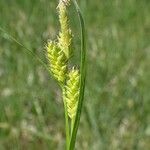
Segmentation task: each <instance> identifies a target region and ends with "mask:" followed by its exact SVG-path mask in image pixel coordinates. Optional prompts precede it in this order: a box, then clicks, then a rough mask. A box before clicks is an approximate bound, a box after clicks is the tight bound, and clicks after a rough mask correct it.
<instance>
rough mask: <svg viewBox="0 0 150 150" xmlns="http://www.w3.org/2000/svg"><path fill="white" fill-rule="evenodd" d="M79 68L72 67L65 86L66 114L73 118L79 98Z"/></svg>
mask: <svg viewBox="0 0 150 150" xmlns="http://www.w3.org/2000/svg"><path fill="white" fill-rule="evenodd" d="M79 78H80V75H79V70H77V69H75V68H73V69H72V70H71V71H70V72H69V74H68V79H67V81H66V86H65V95H64V97H65V100H66V104H67V111H68V116H69V117H70V118H71V119H73V118H74V117H75V115H76V111H77V106H78V100H79Z"/></svg>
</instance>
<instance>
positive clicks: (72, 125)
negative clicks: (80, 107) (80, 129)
mask: <svg viewBox="0 0 150 150" xmlns="http://www.w3.org/2000/svg"><path fill="white" fill-rule="evenodd" d="M74 121H75V118H73V119H71V135H72V132H73V127H74Z"/></svg>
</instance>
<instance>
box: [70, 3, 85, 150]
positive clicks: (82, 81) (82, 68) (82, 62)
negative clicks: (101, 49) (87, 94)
mask: <svg viewBox="0 0 150 150" xmlns="http://www.w3.org/2000/svg"><path fill="white" fill-rule="evenodd" d="M73 3H74V5H75V8H76V11H77V14H78V17H79V21H80V28H81V58H80V59H81V60H80V73H81V77H80V96H79V102H78V109H77V113H76V118H75V123H74V127H73V131H72V136H71V141H70V147H69V150H74V147H75V141H76V135H77V131H78V127H79V122H80V116H81V111H82V105H83V99H84V89H85V77H86V64H85V59H86V43H85V25H84V19H83V17H82V14H81V11H80V8H79V6H78V4H77V2H76V0H73Z"/></svg>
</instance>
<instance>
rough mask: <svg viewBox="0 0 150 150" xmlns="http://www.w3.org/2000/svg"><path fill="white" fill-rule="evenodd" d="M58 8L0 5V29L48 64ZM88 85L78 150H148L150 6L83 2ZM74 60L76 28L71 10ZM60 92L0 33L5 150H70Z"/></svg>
mask: <svg viewBox="0 0 150 150" xmlns="http://www.w3.org/2000/svg"><path fill="white" fill-rule="evenodd" d="M57 3H58V1H56V0H0V27H1V28H3V29H5V30H6V31H7V32H8V33H9V34H10V35H12V36H13V37H15V38H16V39H17V40H18V41H20V42H21V43H22V44H23V45H25V46H26V47H27V48H29V49H31V50H32V52H33V53H35V54H36V55H38V56H39V57H40V58H41V59H42V60H43V61H44V62H46V59H45V54H44V48H43V47H44V45H45V43H46V41H47V39H49V38H51V39H54V38H56V35H57V34H58V29H59V22H58V17H57V12H56V6H57ZM79 4H80V6H81V9H82V11H83V14H84V17H85V21H86V29H87V83H86V92H85V101H84V107H83V113H82V117H81V123H80V127H79V132H78V136H77V143H76V149H77V150H149V149H150V141H149V140H150V1H149V0H111V1H110V0H92V1H90V0H82V1H80V3H79ZM70 18H71V26H72V29H73V32H74V47H75V51H74V59H73V63H76V64H78V62H79V46H80V45H79V44H80V41H79V37H80V36H79V35H80V32H79V27H78V20H77V17H76V13H75V10H74V8H73V7H70ZM64 129H65V127H64V111H63V104H62V99H61V91H60V90H59V87H58V85H57V83H56V82H55V81H54V80H53V79H52V78H51V77H50V75H49V73H48V72H47V70H46V69H45V68H44V66H43V65H42V64H41V63H40V62H39V61H38V60H37V59H36V58H35V57H33V56H31V55H30V54H29V53H28V51H27V50H25V49H24V48H22V47H21V46H19V45H18V44H17V43H15V42H14V41H12V40H11V39H10V36H8V34H6V33H4V32H2V31H0V150H41V149H43V150H48V149H52V150H55V149H57V150H63V149H65V131H64Z"/></svg>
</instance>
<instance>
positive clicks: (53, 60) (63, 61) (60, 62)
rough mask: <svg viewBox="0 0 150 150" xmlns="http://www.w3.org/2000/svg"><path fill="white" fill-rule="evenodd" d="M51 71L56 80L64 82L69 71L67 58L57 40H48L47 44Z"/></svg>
mask: <svg viewBox="0 0 150 150" xmlns="http://www.w3.org/2000/svg"><path fill="white" fill-rule="evenodd" d="M46 50H47V58H48V61H49V66H50V71H51V72H52V74H53V76H54V77H55V79H56V80H58V82H60V83H64V81H65V78H66V72H67V58H66V56H65V54H64V52H63V51H62V50H61V49H60V47H59V46H58V44H57V43H56V42H52V41H50V42H48V44H47V46H46Z"/></svg>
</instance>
